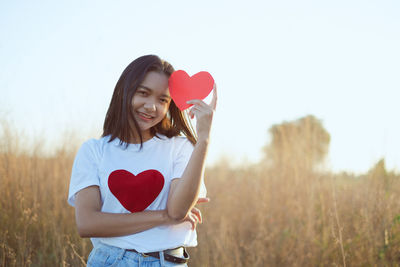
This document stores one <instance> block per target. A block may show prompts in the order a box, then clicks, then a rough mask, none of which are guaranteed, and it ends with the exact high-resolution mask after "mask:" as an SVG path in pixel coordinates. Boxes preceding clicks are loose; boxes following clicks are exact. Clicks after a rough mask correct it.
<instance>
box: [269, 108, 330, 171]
mask: <svg viewBox="0 0 400 267" xmlns="http://www.w3.org/2000/svg"><path fill="white" fill-rule="evenodd" d="M269 133H270V134H271V137H272V138H271V142H270V144H268V145H266V146H265V147H264V152H265V160H266V162H267V163H269V164H272V166H274V167H277V168H279V169H292V170H293V169H296V170H301V171H311V170H313V168H314V167H316V166H317V165H318V164H319V163H321V162H323V161H324V159H325V157H326V155H327V153H328V150H329V143H330V135H329V133H328V132H327V131H326V130H325V129H324V127H323V126H322V123H321V121H320V120H318V119H317V118H315V117H314V116H313V115H308V116H306V117H303V118H300V119H298V120H295V121H289V122H283V123H281V124H277V125H273V126H272V127H271V128H270V129H269Z"/></svg>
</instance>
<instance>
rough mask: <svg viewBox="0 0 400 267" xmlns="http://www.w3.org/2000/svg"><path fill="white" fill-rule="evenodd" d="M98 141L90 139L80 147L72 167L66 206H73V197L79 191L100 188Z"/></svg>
mask: <svg viewBox="0 0 400 267" xmlns="http://www.w3.org/2000/svg"><path fill="white" fill-rule="evenodd" d="M99 156H100V155H99V149H98V141H97V140H95V139H91V140H89V141H87V142H85V143H83V145H82V146H81V148H80V149H79V150H78V153H77V155H76V157H75V161H74V165H73V166H72V173H71V181H70V184H69V193H68V204H69V205H71V206H73V207H74V206H75V195H76V193H78V192H79V191H80V190H82V189H84V188H86V187H88V186H91V185H97V186H100V179H99V176H98V163H99V158H100V157H99Z"/></svg>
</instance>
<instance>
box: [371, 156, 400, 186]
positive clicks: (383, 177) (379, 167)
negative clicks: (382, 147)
mask: <svg viewBox="0 0 400 267" xmlns="http://www.w3.org/2000/svg"><path fill="white" fill-rule="evenodd" d="M368 177H369V178H370V179H372V182H374V183H375V184H377V185H379V184H381V185H382V186H383V188H384V189H385V191H388V190H389V189H390V185H391V182H392V177H394V173H389V172H388V171H387V170H386V164H385V159H384V158H382V159H380V160H379V161H378V162H377V163H376V164H375V165H374V166H373V167H372V168H371V169H370V170H369V171H368Z"/></svg>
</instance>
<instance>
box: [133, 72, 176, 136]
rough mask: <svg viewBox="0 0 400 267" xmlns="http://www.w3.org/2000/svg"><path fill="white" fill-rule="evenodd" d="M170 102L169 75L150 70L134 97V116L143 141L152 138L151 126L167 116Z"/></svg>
mask: <svg viewBox="0 0 400 267" xmlns="http://www.w3.org/2000/svg"><path fill="white" fill-rule="evenodd" d="M170 103H171V96H170V95H169V90H168V77H167V76H166V75H165V74H164V73H159V72H155V71H150V72H148V73H147V74H146V76H145V78H144V80H143V82H142V83H141V84H140V85H139V87H138V88H137V90H136V92H135V95H134V96H133V98H132V107H133V116H134V117H135V119H136V121H137V122H138V124H139V127H140V130H141V133H142V136H143V141H146V140H148V139H150V138H152V136H151V133H150V128H151V127H153V126H155V125H157V124H158V123H159V122H160V121H161V120H162V119H163V118H164V117H165V115H166V114H167V111H168V108H169V104H170Z"/></svg>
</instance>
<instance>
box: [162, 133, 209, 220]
mask: <svg viewBox="0 0 400 267" xmlns="http://www.w3.org/2000/svg"><path fill="white" fill-rule="evenodd" d="M207 149H208V139H199V140H198V141H197V143H196V145H195V147H194V149H193V152H192V155H191V157H190V159H189V162H188V164H187V166H186V168H185V171H184V172H183V175H182V177H181V178H180V179H178V181H177V182H176V184H174V186H173V187H172V188H171V191H170V194H169V197H168V203H167V211H168V215H169V216H170V217H171V218H173V219H175V220H182V219H183V218H185V216H186V215H187V214H188V212H189V211H190V210H191V209H192V208H193V206H194V205H195V204H196V202H197V198H198V196H199V192H200V185H201V179H202V176H203V173H204V165H205V159H206V154H207Z"/></svg>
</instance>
